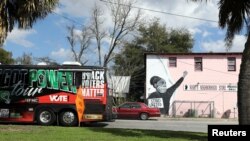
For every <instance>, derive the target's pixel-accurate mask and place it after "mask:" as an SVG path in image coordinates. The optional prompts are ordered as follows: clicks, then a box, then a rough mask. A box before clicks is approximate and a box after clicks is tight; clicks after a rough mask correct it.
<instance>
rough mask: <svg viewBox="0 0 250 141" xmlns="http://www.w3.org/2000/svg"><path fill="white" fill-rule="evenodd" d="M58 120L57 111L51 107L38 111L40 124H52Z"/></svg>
mask: <svg viewBox="0 0 250 141" xmlns="http://www.w3.org/2000/svg"><path fill="white" fill-rule="evenodd" d="M55 121H56V115H55V113H54V112H53V111H52V110H50V109H40V110H39V111H38V113H37V122H38V124H40V125H52V124H54V123H55Z"/></svg>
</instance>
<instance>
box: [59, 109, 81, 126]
mask: <svg viewBox="0 0 250 141" xmlns="http://www.w3.org/2000/svg"><path fill="white" fill-rule="evenodd" d="M59 123H60V125H62V126H76V125H77V115H76V113H75V112H73V111H70V110H68V111H63V112H61V113H60V114H59Z"/></svg>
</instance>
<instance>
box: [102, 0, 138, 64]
mask: <svg viewBox="0 0 250 141" xmlns="http://www.w3.org/2000/svg"><path fill="white" fill-rule="evenodd" d="M133 3H134V2H133V1H127V0H108V1H107V4H108V6H109V8H110V10H111V17H112V20H113V25H112V28H111V29H110V30H109V33H108V35H107V36H108V37H109V38H110V43H109V48H108V53H107V54H106V55H105V56H104V63H103V66H104V67H107V65H108V63H109V62H110V60H112V58H113V56H114V55H113V53H114V50H115V49H116V48H117V47H118V46H119V45H120V44H121V43H122V40H123V39H124V38H125V36H126V35H128V34H129V33H131V32H132V31H134V30H135V29H136V28H137V27H138V26H139V24H140V21H141V15H142V14H141V12H140V10H138V11H137V12H135V13H132V5H133Z"/></svg>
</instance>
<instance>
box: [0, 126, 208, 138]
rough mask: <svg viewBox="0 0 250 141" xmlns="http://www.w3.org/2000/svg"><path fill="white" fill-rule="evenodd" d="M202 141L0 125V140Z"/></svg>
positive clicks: (163, 134) (173, 134)
mask: <svg viewBox="0 0 250 141" xmlns="http://www.w3.org/2000/svg"><path fill="white" fill-rule="evenodd" d="M191 140H192V141H206V140H207V134H206V133H194V132H180V131H157V130H135V129H111V128H102V127H60V126H37V125H0V141H191Z"/></svg>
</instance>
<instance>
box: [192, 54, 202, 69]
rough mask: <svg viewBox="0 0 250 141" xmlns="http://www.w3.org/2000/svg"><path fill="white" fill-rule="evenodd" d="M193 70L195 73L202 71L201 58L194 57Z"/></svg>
mask: <svg viewBox="0 0 250 141" xmlns="http://www.w3.org/2000/svg"><path fill="white" fill-rule="evenodd" d="M194 65H195V66H194V70H195V71H202V58H201V57H194Z"/></svg>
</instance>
